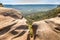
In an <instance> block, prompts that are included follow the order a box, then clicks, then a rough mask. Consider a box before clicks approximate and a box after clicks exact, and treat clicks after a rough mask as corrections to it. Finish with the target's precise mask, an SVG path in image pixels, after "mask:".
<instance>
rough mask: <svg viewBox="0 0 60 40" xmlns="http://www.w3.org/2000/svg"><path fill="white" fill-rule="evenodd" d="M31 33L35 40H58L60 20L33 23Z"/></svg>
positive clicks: (59, 37)
mask: <svg viewBox="0 0 60 40" xmlns="http://www.w3.org/2000/svg"><path fill="white" fill-rule="evenodd" d="M33 31H34V36H35V38H34V39H35V40H60V18H59V17H55V18H51V19H45V20H41V21H37V22H34V23H33Z"/></svg>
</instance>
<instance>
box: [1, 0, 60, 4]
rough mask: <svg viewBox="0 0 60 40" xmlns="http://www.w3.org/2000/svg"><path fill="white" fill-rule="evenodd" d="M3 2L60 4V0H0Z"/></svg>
mask: <svg viewBox="0 0 60 40" xmlns="http://www.w3.org/2000/svg"><path fill="white" fill-rule="evenodd" d="M0 3H3V4H60V0H0Z"/></svg>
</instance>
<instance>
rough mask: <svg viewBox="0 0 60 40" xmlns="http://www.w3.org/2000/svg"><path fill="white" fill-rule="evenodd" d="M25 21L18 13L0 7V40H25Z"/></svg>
mask: <svg viewBox="0 0 60 40" xmlns="http://www.w3.org/2000/svg"><path fill="white" fill-rule="evenodd" d="M26 21H27V20H26V19H25V18H24V17H23V16H22V15H21V13H20V12H19V11H17V10H15V9H9V8H3V7H0V40H27V37H28V34H29V31H28V29H27V28H28V27H27V24H26Z"/></svg>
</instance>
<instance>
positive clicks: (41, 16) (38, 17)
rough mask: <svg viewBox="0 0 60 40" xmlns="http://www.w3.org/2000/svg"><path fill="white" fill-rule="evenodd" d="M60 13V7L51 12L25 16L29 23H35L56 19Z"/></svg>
mask: <svg viewBox="0 0 60 40" xmlns="http://www.w3.org/2000/svg"><path fill="white" fill-rule="evenodd" d="M59 13H60V6H59V5H58V6H57V7H56V8H54V9H52V10H49V11H45V12H36V13H31V14H28V15H25V18H26V19H27V20H28V21H29V22H34V21H39V20H43V19H48V18H52V17H55V16H57V14H59Z"/></svg>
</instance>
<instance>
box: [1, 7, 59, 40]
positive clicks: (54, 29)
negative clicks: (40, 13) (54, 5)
mask: <svg viewBox="0 0 60 40" xmlns="http://www.w3.org/2000/svg"><path fill="white" fill-rule="evenodd" d="M26 21H27V20H26V19H25V18H24V17H23V16H22V14H21V12H19V11H18V10H15V9H11V8H3V7H0V40H60V14H58V16H57V17H55V18H50V19H45V20H40V21H37V22H33V24H32V28H33V33H34V36H33V37H32V38H31V37H30V35H29V29H28V24H27V23H26Z"/></svg>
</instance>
